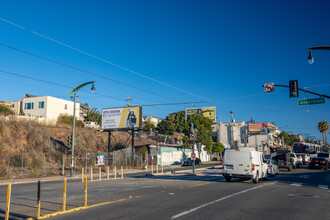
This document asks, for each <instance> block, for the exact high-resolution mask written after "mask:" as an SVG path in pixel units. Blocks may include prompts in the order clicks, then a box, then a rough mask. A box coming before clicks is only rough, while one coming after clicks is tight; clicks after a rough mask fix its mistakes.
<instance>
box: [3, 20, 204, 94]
mask: <svg viewBox="0 0 330 220" xmlns="http://www.w3.org/2000/svg"><path fill="white" fill-rule="evenodd" d="M0 20H2V21H4V22H7V23H9V24H11V25H14V26H16V27H18V28H21V29H23V30H26V31H29V32H31V33H33V34H36V35H38V36H40V37H43V38H45V39H48V40H50V41H53V42H55V43H58V44H60V45H62V46H65V47H67V48H70V49H72V50H75V51H77V52H79V53H82V54H85V55H87V56H90V57H93V58H95V59H97V60H100V61H102V62H105V63H108V64H111V65H113V66H115V67H118V68H120V69H123V70H126V71H128V72H130V73H133V74H135V75H138V76H141V77H143V78H146V79H149V80H151V81H154V82H156V83H159V84H161V85H163V86H166V87H169V88H172V89H175V90H178V91H181V92H183V93H186V94H189V95H192V96H195V97H198V98H201V99H205V100H209V99H207V98H204V97H202V96H200V95H197V94H194V93H192V92H189V91H186V90H183V89H180V88H178V87H175V86H172V85H170V84H167V83H164V82H161V81H159V80H157V79H154V78H151V77H149V76H146V75H144V74H141V73H138V72H136V71H133V70H131V69H128V68H126V67H123V66H120V65H118V64H115V63H113V62H110V61H108V60H105V59H102V58H100V57H97V56H95V55H93V54H90V53H87V52H85V51H82V50H80V49H78V48H75V47H73V46H70V45H68V44H65V43H62V42H60V41H58V40H55V39H53V38H50V37H48V36H45V35H42V34H40V33H38V32H36V31H33V30H30V29H28V28H26V27H23V26H21V25H18V24H16V23H14V22H11V21H8V20H6V19H3V18H0Z"/></svg>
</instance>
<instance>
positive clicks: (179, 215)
mask: <svg viewBox="0 0 330 220" xmlns="http://www.w3.org/2000/svg"><path fill="white" fill-rule="evenodd" d="M261 187H263V186H256V187H253V188H250V189H246V190H243V191H240V192H237V193H233V194H231V195H228V196H225V197H222V198H220V199H217V200H214V201H212V202H208V203H205V204H203V205H200V206H197V207H195V208H192V209H189V210H186V211H184V212H181V213H179V214H177V215H174V216H172V218H171V219H176V218H179V217H181V216H184V215H187V214H189V213H192V212H194V211H196V210H198V209H201V208H204V207H206V206H209V205H212V204H214V203H217V202H220V201H223V200H226V199H229V198H231V197H234V196H237V195H239V194H243V193H246V192H248V191H251V190H256V189H259V188H261Z"/></svg>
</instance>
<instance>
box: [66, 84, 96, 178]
mask: <svg viewBox="0 0 330 220" xmlns="http://www.w3.org/2000/svg"><path fill="white" fill-rule="evenodd" d="M94 82H95V81H91V82H86V83H83V84H81V85H79V86H77V87H76V88H74V89H73V90H72V91H71V92H70V93H69V94H68V96H69V95H70V94H71V93H72V92H74V99H73V100H74V101H73V120H72V121H73V122H72V148H71V170H70V177H73V171H74V146H75V126H76V120H75V119H76V102H77V91H78V90H79V89H81V88H82V87H84V86H86V85H89V84H93V85H92V89H91V90H92V92H94V91H95V85H94Z"/></svg>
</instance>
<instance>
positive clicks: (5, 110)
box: [0, 104, 15, 116]
mask: <svg viewBox="0 0 330 220" xmlns="http://www.w3.org/2000/svg"><path fill="white" fill-rule="evenodd" d="M14 114H15V112H13V111H12V110H11V109H10V108H9V107H7V106H5V105H2V104H0V115H4V116H7V115H14Z"/></svg>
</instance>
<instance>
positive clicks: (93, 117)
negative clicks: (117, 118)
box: [84, 107, 101, 124]
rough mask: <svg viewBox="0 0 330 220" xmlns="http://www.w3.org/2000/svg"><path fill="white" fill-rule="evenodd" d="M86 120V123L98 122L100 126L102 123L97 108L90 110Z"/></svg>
mask: <svg viewBox="0 0 330 220" xmlns="http://www.w3.org/2000/svg"><path fill="white" fill-rule="evenodd" d="M84 118H85V121H93V122H97V123H98V124H100V123H101V114H100V112H99V111H98V110H97V108H95V107H94V108H92V109H90V110H88V112H87V115H86V116H85V117H84Z"/></svg>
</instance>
